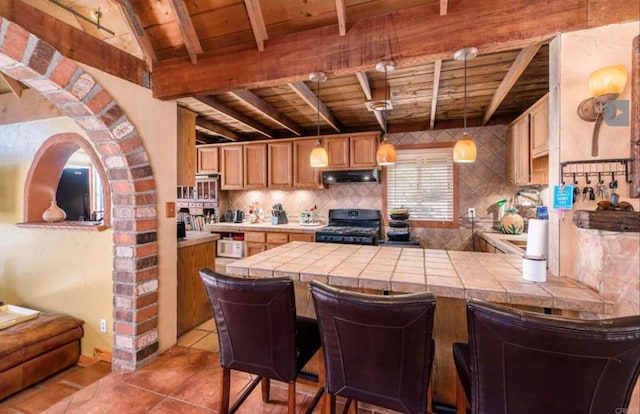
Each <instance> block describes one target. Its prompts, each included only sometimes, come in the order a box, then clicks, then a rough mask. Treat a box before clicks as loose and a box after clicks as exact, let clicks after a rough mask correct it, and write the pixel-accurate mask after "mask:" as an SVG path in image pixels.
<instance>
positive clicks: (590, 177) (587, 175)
mask: <svg viewBox="0 0 640 414" xmlns="http://www.w3.org/2000/svg"><path fill="white" fill-rule="evenodd" d="M631 161H632V159H631V158H611V159H603V160H580V161H565V162H561V163H560V182H561V183H562V184H563V185H564V184H578V182H579V180H578V178H580V179H581V180H583V181H584V182H585V183H586V184H591V183H592V182H594V183H596V184H603V183H604V182H605V181H606V180H610V181H611V182H614V181H617V178H616V177H618V176H624V181H625V182H627V183H630V182H631V179H630V177H629V175H630V174H629V163H630V162H631ZM582 177H584V178H582ZM567 178H568V180H567Z"/></svg>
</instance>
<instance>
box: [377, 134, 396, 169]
mask: <svg viewBox="0 0 640 414" xmlns="http://www.w3.org/2000/svg"><path fill="white" fill-rule="evenodd" d="M376 161H377V162H378V165H393V164H395V163H396V148H395V147H394V146H393V144H392V143H390V142H389V140H388V139H387V137H386V136H385V137H384V139H383V140H382V142H381V143H380V145H379V146H378V151H377V152H376Z"/></svg>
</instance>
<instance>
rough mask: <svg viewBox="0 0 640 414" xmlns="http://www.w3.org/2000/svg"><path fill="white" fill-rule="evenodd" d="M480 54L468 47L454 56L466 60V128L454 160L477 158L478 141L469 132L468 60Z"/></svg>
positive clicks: (455, 149) (457, 145)
mask: <svg viewBox="0 0 640 414" xmlns="http://www.w3.org/2000/svg"><path fill="white" fill-rule="evenodd" d="M476 56H478V49H476V48H475V47H467V48H464V49H460V50H458V51H457V52H456V53H455V54H454V55H453V58H454V59H455V60H462V61H464V128H463V130H462V136H461V137H460V138H458V140H457V141H456V145H455V147H453V162H474V161H475V160H476V153H477V148H476V143H475V142H474V141H473V137H472V136H471V135H469V133H468V132H467V60H471V59H473V58H475V57H476Z"/></svg>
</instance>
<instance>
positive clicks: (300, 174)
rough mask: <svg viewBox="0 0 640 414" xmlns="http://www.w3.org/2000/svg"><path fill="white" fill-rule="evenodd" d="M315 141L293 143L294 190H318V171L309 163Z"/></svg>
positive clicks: (296, 141) (306, 140) (307, 140)
mask: <svg viewBox="0 0 640 414" xmlns="http://www.w3.org/2000/svg"><path fill="white" fill-rule="evenodd" d="M315 146H316V140H315V139H305V140H295V141H293V186H294V187H295V188H320V169H319V168H313V167H312V166H311V163H310V162H309V157H310V156H311V151H312V150H313V148H314V147H315Z"/></svg>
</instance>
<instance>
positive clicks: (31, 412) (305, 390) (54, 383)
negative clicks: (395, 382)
mask: <svg viewBox="0 0 640 414" xmlns="http://www.w3.org/2000/svg"><path fill="white" fill-rule="evenodd" d="M216 335H217V334H216V332H215V324H214V322H213V320H209V321H207V322H205V323H203V324H202V325H200V326H198V327H196V328H195V329H193V330H192V331H189V332H187V333H186V334H184V335H183V336H182V337H180V338H179V339H178V343H177V345H176V346H174V347H173V348H171V349H169V350H168V351H166V352H164V353H162V354H161V355H159V356H158V358H157V359H156V360H155V361H153V362H151V363H150V364H148V365H146V366H145V367H143V368H141V369H139V370H138V371H135V372H126V373H120V372H111V365H110V364H108V363H105V362H98V363H96V364H93V365H91V366H89V367H86V368H83V367H79V366H74V367H72V368H70V369H68V370H65V371H63V372H62V373H59V374H57V375H55V376H53V377H51V378H49V379H48V380H46V381H43V382H41V383H39V384H37V385H34V386H32V387H30V388H28V389H27V390H25V391H23V392H21V393H18V394H16V395H14V396H12V397H9V398H7V399H5V400H4V401H0V414H36V413H46V414H75V413H81V414H104V413H126V414H138V413H153V414H164V413H180V414H205V413H217V405H218V400H219V398H220V395H219V385H218V382H219V373H220V365H219V361H218V338H217V336H216ZM250 381H251V376H250V375H249V374H245V373H241V372H237V371H232V374H231V400H232V401H234V399H235V397H237V396H238V395H239V394H240V393H241V392H242V390H243V389H244V388H245V387H246V386H247V385H248V384H249V382H250ZM271 384H272V386H271V400H270V402H269V403H264V402H263V401H262V398H261V393H260V387H256V389H255V390H254V391H253V392H252V393H251V395H250V396H249V397H248V398H247V400H246V401H245V402H244V403H243V404H242V406H241V407H240V409H238V411H237V413H239V414H255V413H268V414H281V413H282V414H284V413H286V412H287V388H286V384H284V383H280V382H278V381H271ZM296 391H297V397H296V402H297V410H296V411H297V412H298V413H303V412H305V410H306V409H307V408H308V407H309V404H310V403H311V400H312V398H313V395H314V393H315V391H316V390H315V389H314V388H313V387H311V386H307V385H304V384H298V385H297V388H296ZM337 408H338V410H339V411H338V412H341V411H342V404H340V402H339V403H338V407H337ZM368 408H371V407H367V408H362V407H361V408H359V409H358V413H359V414H378V413H389V411H388V410H383V411H379V410H376V409H372V410H370V409H368ZM321 411H322V410H321V404H318V406H316V408H315V409H314V411H313V413H314V414H320V413H321Z"/></svg>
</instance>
